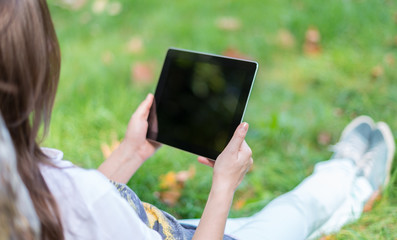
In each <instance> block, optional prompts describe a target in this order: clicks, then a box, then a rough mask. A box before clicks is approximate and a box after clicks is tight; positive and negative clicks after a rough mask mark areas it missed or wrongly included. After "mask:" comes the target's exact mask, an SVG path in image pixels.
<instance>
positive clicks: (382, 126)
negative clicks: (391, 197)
mask: <svg viewBox="0 0 397 240" xmlns="http://www.w3.org/2000/svg"><path fill="white" fill-rule="evenodd" d="M376 128H377V129H379V130H380V131H381V132H382V134H383V137H384V138H385V142H386V146H387V148H388V149H389V154H388V156H387V162H386V171H387V174H386V179H385V182H384V183H383V187H385V186H386V185H387V184H388V183H389V180H390V171H391V166H392V163H393V159H394V152H395V150H396V145H395V142H394V137H393V133H392V131H391V129H390V127H389V125H387V124H386V123H384V122H378V123H377V124H376Z"/></svg>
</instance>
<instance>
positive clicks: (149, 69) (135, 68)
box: [131, 62, 154, 84]
mask: <svg viewBox="0 0 397 240" xmlns="http://www.w3.org/2000/svg"><path fill="white" fill-rule="evenodd" d="M153 69H154V67H153V64H151V63H144V62H136V63H134V64H133V65H132V66H131V80H132V82H134V83H138V84H142V83H143V84H147V83H150V82H152V81H153V79H154V73H153V71H154V70H153Z"/></svg>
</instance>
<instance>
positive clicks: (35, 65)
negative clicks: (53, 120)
mask: <svg viewBox="0 0 397 240" xmlns="http://www.w3.org/2000/svg"><path fill="white" fill-rule="evenodd" d="M59 72H60V50H59V45H58V40H57V37H56V34H55V30H54V27H53V23H52V21H51V16H50V13H49V10H48V7H47V3H46V1H45V0H0V110H1V114H2V115H3V118H4V121H5V123H6V126H7V128H8V130H9V132H10V135H11V138H12V141H13V144H14V147H15V151H16V156H17V162H18V172H19V174H20V176H21V178H22V180H23V182H24V183H25V185H26V187H27V189H28V190H29V194H30V197H31V199H32V201H33V204H34V207H35V210H36V212H37V215H38V217H39V219H40V223H41V238H42V239H64V236H63V229H62V224H61V220H60V215H59V210H58V207H57V204H56V202H55V199H54V197H53V195H52V194H51V192H50V191H49V189H48V187H47V185H46V183H45V181H44V179H43V177H42V175H41V173H40V169H39V165H40V164H51V163H50V162H49V160H48V158H47V157H46V155H45V154H44V153H43V152H42V150H41V149H40V147H39V144H38V143H39V140H41V139H42V137H43V136H44V135H45V133H46V132H47V129H48V126H49V121H50V116H51V110H52V106H53V103H54V98H55V93H56V89H57V85H58V80H59ZM42 125H43V126H44V128H43V131H42V133H43V136H39V132H40V131H41V130H40V128H41V126H42ZM39 137H40V138H39Z"/></svg>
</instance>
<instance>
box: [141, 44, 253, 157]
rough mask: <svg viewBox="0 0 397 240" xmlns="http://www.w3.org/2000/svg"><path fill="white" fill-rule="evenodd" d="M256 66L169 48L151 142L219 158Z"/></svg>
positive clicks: (152, 120)
mask: <svg viewBox="0 0 397 240" xmlns="http://www.w3.org/2000/svg"><path fill="white" fill-rule="evenodd" d="M256 66H257V65H256V63H254V62H249V61H242V60H236V59H231V58H225V57H220V56H213V55H207V54H199V53H194V52H185V51H181V50H176V49H170V50H169V51H168V53H167V57H166V60H165V62H164V66H163V70H162V73H161V76H160V80H159V84H158V86H157V90H156V93H155V104H154V105H153V107H152V110H151V114H150V115H151V116H149V131H148V138H150V139H152V140H156V141H158V142H161V143H165V144H167V145H171V146H174V147H177V148H180V149H183V150H186V151H189V152H192V153H195V154H199V155H203V156H205V157H209V158H211V159H216V157H217V156H218V155H219V153H220V152H221V151H222V150H223V149H224V148H225V146H226V145H227V143H228V142H229V140H230V138H231V137H232V135H233V132H234V130H235V128H236V127H237V126H238V124H239V123H240V122H241V119H242V116H243V114H244V109H245V105H246V102H247V100H248V96H249V92H250V89H251V85H252V82H253V78H254V75H255V72H256Z"/></svg>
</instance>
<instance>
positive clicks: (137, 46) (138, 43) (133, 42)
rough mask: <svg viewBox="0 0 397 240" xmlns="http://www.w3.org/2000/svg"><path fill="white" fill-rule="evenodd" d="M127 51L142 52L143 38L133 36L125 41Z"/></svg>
mask: <svg viewBox="0 0 397 240" xmlns="http://www.w3.org/2000/svg"><path fill="white" fill-rule="evenodd" d="M127 51H128V52H129V53H140V52H143V40H142V38H141V37H133V38H131V39H130V40H129V41H128V43H127Z"/></svg>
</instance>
